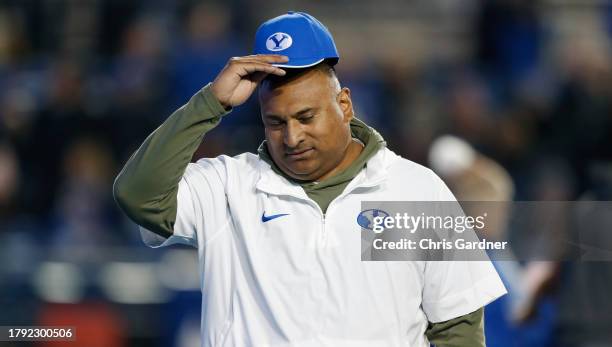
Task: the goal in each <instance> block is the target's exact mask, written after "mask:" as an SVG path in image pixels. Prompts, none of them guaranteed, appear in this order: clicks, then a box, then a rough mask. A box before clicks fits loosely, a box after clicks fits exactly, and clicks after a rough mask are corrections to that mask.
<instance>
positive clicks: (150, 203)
mask: <svg viewBox="0 0 612 347" xmlns="http://www.w3.org/2000/svg"><path fill="white" fill-rule="evenodd" d="M210 85H211V84H210V83H209V84H208V85H207V86H205V87H204V88H202V89H201V90H200V91H199V92H198V93H196V94H195V95H194V96H193V97H192V98H191V99H190V100H189V102H188V103H187V104H185V105H184V106H182V107H181V108H179V109H178V110H176V111H175V112H174V113H173V114H172V115H171V116H170V117H168V119H167V120H166V121H165V122H164V123H163V124H162V125H161V126H160V127H159V128H157V129H156V130H155V131H153V133H151V134H150V135H149V136H148V137H147V138H146V139H145V141H144V142H143V144H142V145H141V146H140V148H138V150H137V151H136V152H134V154H132V156H131V157H130V159H129V160H128V161H127V163H126V164H125V166H124V167H123V169H122V170H121V172H120V173H119V175H118V176H117V178H116V179H115V183H114V185H113V195H114V197H115V201H116V202H117V204H118V205H119V207H120V208H121V209H122V210H123V211H124V212H125V214H126V215H127V216H128V217H130V219H132V220H133V221H134V222H136V223H137V224H139V225H140V226H142V227H144V228H146V229H148V230H150V231H152V232H155V233H156V234H159V235H161V236H164V237H169V236H170V235H172V232H173V226H174V222H175V220H176V212H177V192H178V186H179V181H180V180H181V177H182V176H183V173H184V172H185V169H186V168H187V164H189V162H190V161H191V158H192V157H193V154H194V152H195V151H196V149H197V148H198V147H199V145H200V143H201V142H202V137H203V136H204V134H205V133H206V132H208V131H210V130H211V129H213V128H214V127H215V126H217V125H218V124H219V122H220V121H221V117H222V116H224V115H225V114H227V113H228V112H229V111H228V110H225V109H224V107H223V106H222V105H221V103H219V101H218V100H217V99H216V98H215V96H214V95H213V94H212V92H211V90H210Z"/></svg>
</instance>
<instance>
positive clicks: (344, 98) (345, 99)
mask: <svg viewBox="0 0 612 347" xmlns="http://www.w3.org/2000/svg"><path fill="white" fill-rule="evenodd" d="M337 101H338V105H340V110H342V114H343V115H344V122H345V123H349V122H350V121H351V119H353V117H354V116H355V111H354V110H353V101H352V100H351V90H350V89H348V88H347V87H342V89H341V90H340V93H338V96H337Z"/></svg>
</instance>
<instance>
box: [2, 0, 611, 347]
mask: <svg viewBox="0 0 612 347" xmlns="http://www.w3.org/2000/svg"><path fill="white" fill-rule="evenodd" d="M288 10H301V11H307V12H309V13H311V14H313V15H314V16H315V17H317V18H318V19H319V20H321V21H322V22H323V23H324V24H326V25H327V26H328V28H329V29H330V30H331V32H332V34H333V35H334V37H335V40H336V44H337V46H338V49H339V52H340V55H341V59H340V62H339V64H338V65H337V72H338V75H339V78H340V80H341V83H342V84H344V85H345V86H348V87H349V88H350V89H351V91H352V95H353V101H354V104H355V108H356V113H357V116H358V117H359V118H361V119H363V120H364V121H366V122H367V123H368V124H370V125H371V126H373V127H375V128H376V129H378V130H379V131H380V132H381V133H382V135H383V136H384V137H385V139H386V140H387V142H388V145H389V147H390V148H391V149H392V150H394V151H395V152H397V153H399V154H401V155H402V156H404V157H405V158H408V159H411V160H413V161H416V162H418V163H421V164H423V165H427V166H430V167H432V168H433V169H434V170H435V171H436V172H438V173H439V174H440V175H441V176H442V177H443V178H444V179H445V181H446V182H447V184H449V186H450V187H451V189H452V190H453V191H454V192H455V193H456V194H457V196H458V198H459V199H475V200H498V201H499V200H510V201H512V200H515V201H524V200H530V201H531V200H533V201H547V200H578V201H580V200H612V44H611V43H612V2H611V1H608V0H540V1H537V0H489V1H486V0H482V1H478V0H461V1H453V0H429V1H405V0H377V1H367V0H353V1H348V0H337V1H322V0H319V1H281V0H268V1H263V0H228V1H223V2H221V1H170V0H148V1H145V0H129V1H123V0H39V1H34V0H14V1H11V0H0V325H71V326H77V336H78V341H77V342H76V343H71V344H69V345H70V346H77V345H78V346H89V347H91V346H94V347H95V346H107V347H108V346H197V345H198V343H199V324H200V323H199V319H200V302H201V298H200V292H199V286H198V271H197V263H196V254H195V252H194V251H193V250H191V249H187V248H180V247H175V248H171V249H165V250H150V249H147V248H146V247H145V246H144V245H143V244H142V243H141V241H140V235H139V233H138V230H137V227H136V226H135V225H134V224H133V223H131V222H130V221H129V220H127V219H126V217H125V216H123V215H122V214H121V213H120V211H119V210H118V208H117V207H116V205H115V204H114V201H113V200H112V191H111V185H112V182H113V179H114V177H115V176H116V174H117V173H118V171H119V170H120V168H121V167H122V165H123V163H125V161H126V160H127V158H128V157H129V156H130V154H131V153H132V152H133V151H134V150H135V149H136V148H137V147H138V146H139V144H140V143H141V142H142V141H143V140H144V138H145V137H146V136H147V135H148V134H149V133H150V132H151V131H152V130H154V129H155V128H156V127H157V126H158V125H159V124H160V123H161V122H163V121H164V119H165V118H166V117H167V116H168V115H169V114H170V113H171V112H172V111H173V110H174V109H176V108H177V107H178V106H180V105H182V104H183V103H185V102H186V101H187V100H188V99H189V97H190V96H191V95H193V94H194V93H195V92H197V91H198V89H200V88H201V87H203V86H204V85H205V84H206V83H208V82H209V81H212V79H213V78H214V77H215V76H216V74H217V72H218V71H219V70H220V69H221V68H222V67H223V66H224V64H225V62H226V61H227V59H228V58H229V57H231V56H236V55H246V54H250V52H251V48H252V40H253V37H254V33H255V30H256V29H257V27H258V25H259V24H260V23H261V22H262V21H264V20H266V19H268V18H271V17H275V16H277V15H280V14H283V13H285V12H286V11H288ZM443 135H445V136H443ZM262 139H263V128H262V125H261V121H260V118H259V110H258V105H257V101H256V99H255V98H253V99H252V100H250V101H249V102H248V103H247V104H245V105H243V106H242V107H240V108H238V109H236V110H234V111H233V113H232V114H231V116H230V117H227V118H224V121H223V122H222V124H221V125H220V126H219V127H218V128H216V129H215V130H214V131H213V132H211V133H210V134H209V135H207V137H206V138H205V146H202V147H201V148H200V149H199V150H198V152H197V153H196V156H195V157H194V160H195V159H197V158H200V157H204V156H216V155H218V154H221V153H225V154H230V155H235V154H238V153H242V152H245V151H250V152H255V151H256V149H257V146H258V145H259V143H260V142H261V141H262ZM583 218H585V219H587V220H589V221H591V222H593V221H599V222H600V224H598V227H594V228H593V230H594V232H595V235H594V236H595V237H596V238H597V237H604V238H603V239H602V240H604V241H602V242H610V236H607V239H605V237H606V235H609V234H610V233H609V232H610V231H612V230H610V226H612V222H611V221H610V217H609V214H605V213H598V212H597V211H590V214H589V213H585V214H584V215H583ZM605 218H607V220H606V219H605ZM508 232H510V233H512V230H509V231H508ZM591 236H593V235H591ZM611 265H612V263H605V262H593V263H572V262H562V263H557V262H537V263H527V262H516V263H505V264H496V266H497V267H498V270H500V273H501V274H502V277H503V279H504V281H505V282H506V284H507V286H508V288H509V289H510V291H511V293H510V295H508V296H506V297H504V298H503V299H501V300H498V301H497V302H495V303H494V304H492V305H490V306H488V307H487V310H486V316H487V320H486V330H487V337H488V345H489V346H493V347H496V346H588V347H603V346H612V329H610V328H611V327H612V325H611V324H612V323H610V322H611V321H612V304H611V300H609V294H610V293H612V266H611ZM65 344H66V343H65ZM0 345H7V346H9V345H11V344H9V343H7V342H0ZM25 345H29V344H27V343H20V344H19V346H25ZM32 345H34V344H32ZM47 345H48V346H59V345H62V344H61V343H56V344H53V343H38V344H36V346H47Z"/></svg>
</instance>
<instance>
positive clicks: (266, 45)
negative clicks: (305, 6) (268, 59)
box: [254, 11, 340, 68]
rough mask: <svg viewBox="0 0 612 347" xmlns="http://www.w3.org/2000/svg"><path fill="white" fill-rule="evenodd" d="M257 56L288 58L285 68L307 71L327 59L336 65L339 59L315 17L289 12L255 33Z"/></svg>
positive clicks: (268, 22) (269, 21) (333, 46)
mask: <svg viewBox="0 0 612 347" xmlns="http://www.w3.org/2000/svg"><path fill="white" fill-rule="evenodd" d="M254 53H255V54H281V55H286V56H287V57H289V61H288V62H286V63H284V64H273V65H274V66H278V67H285V68H306V67H310V66H314V65H316V64H318V63H320V62H322V61H323V60H325V59H330V64H331V65H335V64H336V63H337V62H338V59H340V56H339V55H338V50H337V49H336V44H335V43H334V39H333V37H332V35H331V34H330V33H329V30H327V28H326V27H325V25H323V24H322V23H321V22H319V21H318V20H317V19H316V18H315V17H313V16H311V15H309V14H308V13H304V12H294V11H289V12H287V14H284V15H282V16H278V17H276V18H272V19H270V20H268V21H266V22H265V23H263V24H262V25H260V26H259V29H257V33H255V49H254Z"/></svg>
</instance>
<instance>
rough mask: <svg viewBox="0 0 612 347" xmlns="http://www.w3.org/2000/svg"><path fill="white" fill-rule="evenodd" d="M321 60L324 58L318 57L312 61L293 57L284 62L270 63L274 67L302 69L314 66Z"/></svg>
mask: <svg viewBox="0 0 612 347" xmlns="http://www.w3.org/2000/svg"><path fill="white" fill-rule="evenodd" d="M323 60H325V59H319V60H316V61H314V62H313V61H312V60H310V59H293V60H289V61H288V62H287V63H285V64H272V65H274V66H276V67H284V68H288V69H303V68H306V67H311V66H315V65H317V64H319V63H320V62H322V61H323Z"/></svg>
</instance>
